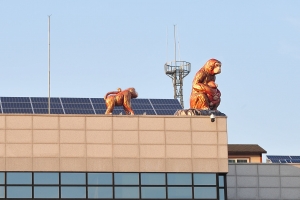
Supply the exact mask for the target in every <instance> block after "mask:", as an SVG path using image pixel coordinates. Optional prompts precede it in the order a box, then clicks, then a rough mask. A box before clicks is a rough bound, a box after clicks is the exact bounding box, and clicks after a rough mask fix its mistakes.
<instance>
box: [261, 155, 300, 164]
mask: <svg viewBox="0 0 300 200" xmlns="http://www.w3.org/2000/svg"><path fill="white" fill-rule="evenodd" d="M266 157H267V159H269V160H271V162H272V163H300V156H269V155H267V156H266Z"/></svg>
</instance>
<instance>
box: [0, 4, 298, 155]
mask: <svg viewBox="0 0 300 200" xmlns="http://www.w3.org/2000/svg"><path fill="white" fill-rule="evenodd" d="M299 8H300V1H291V0H286V1H278V0H268V1H261V0H259V1H258V0H251V1H240V0H236V1H212V0H203V1H189V0H177V1H176V0H172V1H168V0H164V1H162V0H156V1H154V0H152V1H137V0H136V1H133V0H132V1H128V0H126V1H125V0H119V1H114V0H110V1H100V0H99V1H96V0H80V1H79V0H68V1H58V0H52V1H50V0H49V1H46V0H40V1H37V0H36V1H32V0H19V1H16V0H0V26H1V29H0V67H1V75H2V76H1V79H0V85H1V90H0V96H13V97H21V96H26V97H46V96H48V15H50V14H52V16H51V94H52V96H53V97H103V96H104V95H105V93H106V92H108V91H111V90H115V89H117V88H118V87H121V88H123V89H124V88H128V87H135V88H136V90H137V91H138V93H139V97H140V98H173V86H172V81H171V79H170V78H169V77H168V76H166V75H165V74H164V64H165V62H166V61H170V60H173V59H174V42H173V26H174V25H175V24H176V26H177V30H178V31H177V34H178V42H179V45H178V46H180V58H181V60H185V61H188V62H191V64H192V70H191V73H190V74H189V75H188V76H187V77H186V78H185V79H184V88H183V90H184V101H185V107H186V108H188V107H189V95H190V91H191V82H192V79H193V77H194V75H195V73H196V72H197V71H198V70H199V69H200V68H201V67H202V66H203V64H204V63H205V62H206V61H207V60H208V59H210V58H216V59H218V60H220V61H221V62H222V64H223V68H222V73H221V74H220V75H218V76H217V83H218V84H219V89H220V91H221V92H222V102H221V105H220V107H219V110H220V111H222V112H224V113H225V114H226V115H227V116H228V134H229V143H232V144H259V145H260V146H262V147H263V148H264V149H266V150H267V151H268V154H269V155H274V154H279V155H283V154H290V155H300V147H299V141H300V112H299V110H300V105H299V102H300V95H299V89H298V88H299V85H300V79H299V74H300V64H299V63H300V12H299ZM167 30H168V34H167ZM167 41H168V45H167ZM167 46H168V48H167ZM167 52H168V54H167ZM177 57H179V55H177Z"/></svg>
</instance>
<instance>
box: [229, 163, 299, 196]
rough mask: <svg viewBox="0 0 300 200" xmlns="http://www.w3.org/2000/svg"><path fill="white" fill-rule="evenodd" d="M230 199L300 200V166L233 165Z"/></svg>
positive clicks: (231, 168) (230, 168) (230, 174)
mask: <svg viewBox="0 0 300 200" xmlns="http://www.w3.org/2000/svg"><path fill="white" fill-rule="evenodd" d="M227 193H228V200H231V199H232V200H234V199H245V200H250V199H251V200H253V199H261V200H265V199H277V200H279V199H289V200H296V199H297V200H299V199H300V164H294V165H293V164H230V165H229V172H228V174H227Z"/></svg>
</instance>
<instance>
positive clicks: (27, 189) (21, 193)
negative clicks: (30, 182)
mask: <svg viewBox="0 0 300 200" xmlns="http://www.w3.org/2000/svg"><path fill="white" fill-rule="evenodd" d="M6 189H7V198H32V187H31V186H7V188H6Z"/></svg>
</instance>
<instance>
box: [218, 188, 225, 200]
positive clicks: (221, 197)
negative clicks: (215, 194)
mask: <svg viewBox="0 0 300 200" xmlns="http://www.w3.org/2000/svg"><path fill="white" fill-rule="evenodd" d="M219 200H225V190H224V189H219Z"/></svg>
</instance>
